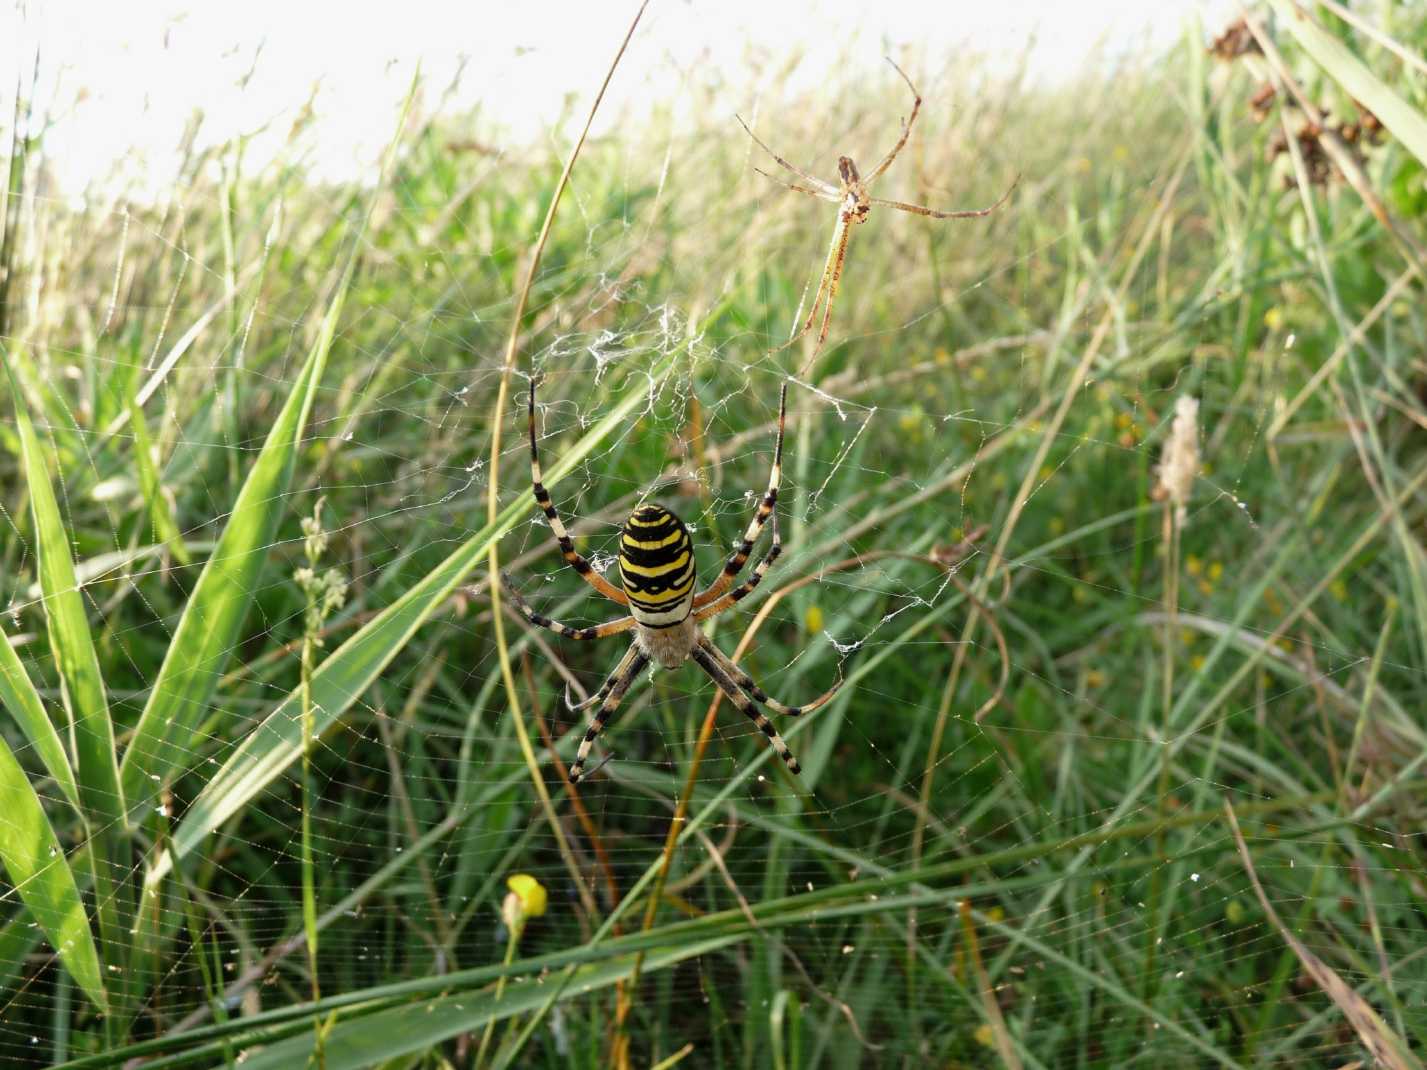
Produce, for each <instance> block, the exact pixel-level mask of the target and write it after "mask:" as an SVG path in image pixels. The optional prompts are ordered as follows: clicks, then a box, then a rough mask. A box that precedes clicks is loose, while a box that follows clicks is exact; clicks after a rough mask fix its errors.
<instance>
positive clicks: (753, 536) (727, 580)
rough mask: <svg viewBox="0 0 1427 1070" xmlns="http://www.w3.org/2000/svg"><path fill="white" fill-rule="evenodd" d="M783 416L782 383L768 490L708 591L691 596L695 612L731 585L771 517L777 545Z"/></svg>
mask: <svg viewBox="0 0 1427 1070" xmlns="http://www.w3.org/2000/svg"><path fill="white" fill-rule="evenodd" d="M787 415H788V384H787V383H784V384H783V389H782V390H781V391H780V392H779V394H778V437H777V438H776V439H775V440H774V442H773V467H772V468H771V469H770V470H769V472H768V489H767V490H766V491H764V493H763V500H762V501H760V502H759V503H758V508H757V509H756V510H755V511H754V513H753V519H752V520H750V521H749V522H748V528H747V529H746V530H745V531H744V533H743V541H742V542H741V543H739V545H738V549H737V550H735V551H734V552H733V556H732V557H730V558H729V559H728V561H727V562H726V563H725V564H724V566H723V571H722V572H721V573H719V577H718V579H716V580H714V582H713V583H711V584H709V587H708V590H706V591H704V592H703V593H702V594H698V595H695V596H694V608H695V609H698V608H699V607H700V606H705V605H707V604H708V603H710V602H712V601H714V600H715V599H717V598H718V597H719V595H721V594H723V592H724V591H726V590H728V588H729V585H730V584H732V583H733V578H734V577H735V576H737V575H738V574H739V572H741V571H742V570H743V566H744V565H745V564H746V563H747V562H748V558H749V555H750V554H752V553H753V544H754V543H755V542H757V541H758V536H759V535H761V534H762V533H763V525H764V524H765V523H767V521H768V518H769V517H773V541H774V544H775V545H776V544H777V541H778V518H777V516H776V515H775V511H776V509H777V506H778V487H779V485H780V484H781V483H782V481H783V428H784V424H785V423H786V420H787Z"/></svg>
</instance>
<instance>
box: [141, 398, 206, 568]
mask: <svg viewBox="0 0 1427 1070" xmlns="http://www.w3.org/2000/svg"><path fill="white" fill-rule="evenodd" d="M129 427H130V429H131V430H130V434H132V435H133V436H134V464H135V467H136V468H137V469H138V475H139V491H140V493H141V494H143V496H144V502H145V503H146V504H147V505H148V507H149V524H150V525H151V526H152V528H153V532H154V538H155V539H156V540H157V541H159V542H162V543H163V544H164V545H165V546H167V547H168V551H169V553H171V554H173V559H174V560H175V561H177V562H178V563H179V564H181V565H187V564H189V563H190V561H191V560H192V558H191V556H190V555H189V552H188V547H187V546H185V545H184V544H183V536H182V535H180V534H179V531H178V523H177V521H175V520H174V518H173V512H172V508H171V506H170V504H169V501H168V499H167V498H165V497H164V492H163V479H162V478H161V477H160V475H159V468H158V464H157V463H156V462H155V460H154V447H153V441H152V440H151V439H150V438H149V427H148V423H147V421H145V420H144V410H143V409H141V408H140V407H139V403H138V402H137V401H135V400H134V399H133V398H130V399H129Z"/></svg>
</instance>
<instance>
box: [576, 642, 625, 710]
mask: <svg viewBox="0 0 1427 1070" xmlns="http://www.w3.org/2000/svg"><path fill="white" fill-rule="evenodd" d="M638 653H639V647H638V646H637V645H636V644H634V643H630V644H629V649H628V650H626V651H625V652H624V657H622V658H620V659H619V664H617V665H616V666H615V667H614V669H613V670H611V672H610V674H609V675H608V676H606V677H605V679H604V683H602V684H600V687H599V690H598V691H596V692H595V693H594V694H593V695H591V696H590V697H589V698H587V699H585V700H584V701H583V702H571V701H570V687H569V685H568V684H567V685H565V708H566V709H568V710H569V711H570V712H571V713H579V712H580V711H581V710H587V709H589V708H590V707H591V706H598V705H599V704H600V703H601V702H603V701H604V700H605V696H606V695H608V694H609V693H610V691H611V690H612V689H613V688H614V685H615V684H616V683H617V682H618V681H619V678H620V677H621V676H623V675H624V672H625V670H626V669H628V668H629V665H630V662H632V661H633V660H634V658H635V655H637V654H638Z"/></svg>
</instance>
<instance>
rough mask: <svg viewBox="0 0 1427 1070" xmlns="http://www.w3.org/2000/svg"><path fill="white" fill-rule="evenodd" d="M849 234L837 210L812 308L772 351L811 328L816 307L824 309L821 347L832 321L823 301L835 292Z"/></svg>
mask: <svg viewBox="0 0 1427 1070" xmlns="http://www.w3.org/2000/svg"><path fill="white" fill-rule="evenodd" d="M837 199H838V200H839V201H841V200H842V198H841V197H838V198H837ZM851 236H852V225H851V223H850V222H849V221H848V220H847V218H846V217H845V216H844V214H843V213H841V212H839V213H838V217H837V226H835V227H834V228H833V231H832V242H831V243H830V244H829V245H828V250H827V260H825V261H824V262H823V273H822V277H821V278H819V279H818V289H817V293H815V294H814V295H813V304H812V308H810V309H809V310H808V315H807V318H806V319H804V320H803V323H802V326H800V327H799V328H798V329H797V330H796V331H795V332H794V333H793V334H792V335H791V336H789V338H788V340H787V341H786V342H784V343H783V344H782V345H781V346H779V347H778V349H776V350H774V352H780V351H781V350H784V349H787V348H788V347H789V346H790V345H792V344H793V343H794V342H796V341H797V340H798V339H799V338H801V337H802V336H803V335H805V334H807V333H808V331H810V330H811V329H812V326H813V323H814V322H816V320H817V318H818V309H820V308H821V309H823V310H824V311H823V322H822V328H821V330H820V331H819V332H818V342H817V345H818V348H821V347H822V344H823V342H824V341H825V340H826V339H827V332H828V330H829V327H830V325H831V323H832V319H831V317H832V308H831V305H830V304H827V305H826V306H825V302H826V301H827V297H828V293H829V291H831V292H832V293H834V294H835V293H837V281H835V280H840V279H841V278H842V264H843V261H844V260H846V259H847V243H848V240H849V239H850V238H851Z"/></svg>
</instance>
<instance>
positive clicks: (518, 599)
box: [500, 572, 634, 639]
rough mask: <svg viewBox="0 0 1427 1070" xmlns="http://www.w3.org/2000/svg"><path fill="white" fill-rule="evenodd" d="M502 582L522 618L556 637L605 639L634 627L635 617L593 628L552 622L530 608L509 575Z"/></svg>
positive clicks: (501, 575) (615, 620)
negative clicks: (545, 629)
mask: <svg viewBox="0 0 1427 1070" xmlns="http://www.w3.org/2000/svg"><path fill="white" fill-rule="evenodd" d="M500 582H501V586H503V587H504V588H505V593H506V594H508V595H510V600H511V601H512V602H514V603H515V608H516V609H518V610H520V615H521V616H523V617H524V618H525V619H526V620H528V621H529V622H530V623H531V624H534V625H535V626H536V627H538V628H548V629H549V630H550V631H552V632H554V633H555V634H556V635H563V636H564V637H565V638H566V639H604V638H606V637H608V636H611V635H618V634H619V633H620V632H627V631H629V629H631V628H633V627H634V618H633V617H616V618H615V619H614V620H611V621H606V622H605V623H603V624H597V625H595V626H594V627H592V628H572V627H570V625H568V624H561V623H560V622H559V621H558V620H551V619H550V618H549V617H547V616H545V614H543V613H537V612H535V610H534V609H532V608H531V607H530V603H529V602H527V601H526V600H525V598H524V597H523V596H522V595H521V593H520V592H519V591H517V590H516V589H515V583H514V582H513V581H512V580H511V578H510V576H509V574H508V573H505V572H502V573H501V574H500Z"/></svg>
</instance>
